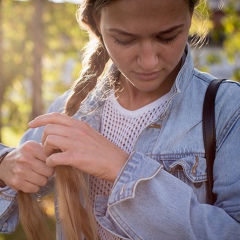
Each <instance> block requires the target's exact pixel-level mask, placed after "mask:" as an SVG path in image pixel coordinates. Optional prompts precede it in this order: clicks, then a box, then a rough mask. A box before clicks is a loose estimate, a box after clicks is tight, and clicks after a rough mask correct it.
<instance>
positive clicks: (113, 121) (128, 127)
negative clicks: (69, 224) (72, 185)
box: [90, 91, 168, 240]
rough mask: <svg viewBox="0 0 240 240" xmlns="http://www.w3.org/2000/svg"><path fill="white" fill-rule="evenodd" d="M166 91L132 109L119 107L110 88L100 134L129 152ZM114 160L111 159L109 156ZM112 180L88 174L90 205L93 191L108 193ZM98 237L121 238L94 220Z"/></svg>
mask: <svg viewBox="0 0 240 240" xmlns="http://www.w3.org/2000/svg"><path fill="white" fill-rule="evenodd" d="M167 100H168V94H166V95H164V96H162V97H161V98H159V99H157V100H156V101H154V102H152V103H150V104H148V105H146V106H144V107H142V108H140V109H137V110H135V111H130V110H127V109H125V108H123V107H122V106H121V105H120V104H119V103H118V101H117V99H116V97H115V95H114V92H113V91H112V93H111V96H110V97H109V98H108V99H107V100H106V102H105V105H104V110H103V116H102V128H101V134H102V135H103V136H105V137H106V138H107V139H108V140H110V141H111V142H113V143H114V144H116V145H117V146H118V147H120V148H121V149H122V150H124V151H125V152H126V153H128V154H131V153H132V151H133V148H134V144H135V142H136V140H137V138H138V136H139V134H140V133H141V131H142V130H143V129H144V128H145V127H147V126H148V125H149V124H151V123H152V122H154V121H155V120H156V119H157V118H158V117H159V116H160V114H161V112H162V110H163V109H164V105H165V104H166V102H167ZM113 161H114V159H113ZM111 188H112V183H111V182H109V181H106V180H102V179H99V178H97V177H94V176H91V177H90V198H91V201H92V206H94V199H95V196H96V195H104V196H108V195H109V194H110V191H111ZM97 227H98V235H99V237H100V239H101V240H120V239H121V238H119V237H117V236H115V235H114V234H112V233H110V232H109V231H107V230H106V229H105V228H103V227H102V226H101V225H100V224H97Z"/></svg>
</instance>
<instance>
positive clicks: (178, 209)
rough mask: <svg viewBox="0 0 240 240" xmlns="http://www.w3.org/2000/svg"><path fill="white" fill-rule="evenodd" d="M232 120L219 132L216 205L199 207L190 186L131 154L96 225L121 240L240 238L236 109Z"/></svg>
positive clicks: (101, 204)
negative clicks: (121, 239)
mask: <svg viewBox="0 0 240 240" xmlns="http://www.w3.org/2000/svg"><path fill="white" fill-rule="evenodd" d="M232 112H233V111H232ZM230 116H231V117H229V121H228V124H225V126H224V128H222V129H221V132H220V131H218V138H219V141H218V147H217V155H216V159H215V163H214V189H213V191H214V192H215V193H216V194H217V201H216V203H215V204H214V206H213V205H209V204H206V203H200V202H199V201H198V199H197V197H196V194H195V193H194V192H193V190H192V188H191V187H190V186H188V185H187V184H185V183H184V182H182V181H181V180H180V179H178V178H176V177H174V176H173V175H171V174H170V173H169V172H167V171H165V170H164V169H163V166H161V164H160V163H158V162H156V161H155V160H153V159H151V158H149V157H147V156H145V155H143V154H141V153H139V152H135V153H134V154H133V155H132V156H131V157H130V158H129V160H128V162H127V163H126V164H125V166H124V168H123V169H122V171H121V173H120V174H119V177H118V179H117V180H116V182H115V185H114V187H113V189H112V192H111V195H110V196H109V198H108V197H103V196H102V197H98V199H97V203H96V206H95V212H96V215H97V218H98V221H99V222H100V224H102V225H103V226H104V227H105V228H108V229H109V230H110V231H112V232H114V233H115V234H117V235H119V236H121V237H122V238H123V239H151V240H159V239H164V240H172V239H175V240H182V239H185V240H194V239H196V240H205V239H211V240H226V239H234V240H235V239H236V240H238V239H240V171H239V169H240V154H239V153H240V152H239V149H240V140H239V136H240V109H239V108H238V109H237V110H236V108H235V110H234V114H232V115H230ZM225 123H226V121H225ZM219 125H221V123H220V122H219Z"/></svg>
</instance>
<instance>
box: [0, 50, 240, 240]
mask: <svg viewBox="0 0 240 240" xmlns="http://www.w3.org/2000/svg"><path fill="white" fill-rule="evenodd" d="M188 49H189V47H188ZM213 79H214V77H213V76H211V75H209V74H206V73H201V72H199V71H198V70H196V69H194V66H193V61H192V57H191V54H190V53H189V50H188V54H187V57H186V60H185V63H184V65H183V66H182V69H181V71H180V72H179V74H178V76H177V79H176V81H175V83H174V85H173V87H172V89H171V91H170V94H171V95H170V98H169V101H168V104H167V106H166V108H165V109H164V111H163V112H162V114H161V115H160V116H159V119H158V120H157V121H156V122H154V123H152V124H151V125H149V126H148V127H147V128H145V129H144V130H143V131H142V132H141V134H140V136H139V137H138V140H137V142H136V144H135V147H134V152H133V153H132V154H131V156H130V157H129V159H128V161H127V162H126V164H125V166H124V167H123V168H122V170H121V171H120V173H119V175H118V177H117V179H116V181H115V183H114V186H113V189H112V191H111V194H110V196H98V197H97V199H96V206H95V208H94V212H95V215H96V218H97V220H98V221H99V223H100V224H101V225H102V226H103V227H105V228H107V229H108V230H109V231H111V232H113V233H114V234H116V235H118V236H120V237H122V238H123V239H135V240H140V239H142V240H159V239H163V240H173V239H174V240H178V239H179V240H188V239H189V240H194V239H202V240H206V239H211V240H223V239H224V240H237V239H240V85H239V84H238V83H233V82H230V81H225V82H224V83H222V84H221V86H220V89H219V91H218V93H217V98H216V106H215V108H216V136H217V153H216V159H215V163H214V172H213V177H214V189H213V191H214V193H216V195H217V201H216V203H215V204H214V206H212V205H209V204H208V199H207V187H206V181H207V175H206V159H205V150H204V144H203V134H202V106H203V100H204V94H205V91H206V88H207V86H208V85H209V83H210V81H212V80H213ZM105 90H106V88H105V87H103V89H102V90H101V91H99V92H95V93H94V94H91V95H90V96H89V97H88V99H87V100H86V101H85V102H84V104H83V105H82V107H81V108H80V110H79V111H78V112H77V114H76V115H75V116H74V117H75V118H78V119H81V120H82V121H87V122H88V123H89V124H90V125H91V126H92V127H93V128H95V129H96V130H98V131H99V130H100V128H101V113H102V111H103V105H104V97H102V96H103V95H104V94H103V91H104V92H106V91H105ZM68 94H69V93H65V94H64V95H63V96H62V97H60V98H59V99H58V100H57V101H55V103H54V104H53V105H52V106H51V108H50V110H49V112H53V111H54V112H61V111H62V108H63V106H64V101H65V100H66V97H67V95H68ZM98 96H101V99H100V98H99V97H98ZM93 110H94V111H93ZM88 112H91V114H87V113H88ZM42 130H43V128H39V129H35V130H29V131H27V132H26V134H25V135H24V136H23V138H22V140H21V143H23V142H25V141H27V140H30V139H33V140H36V141H39V142H40V141H41V134H42ZM10 150H11V149H7V148H4V149H2V150H1V152H0V154H1V155H2V154H3V153H4V152H6V151H10ZM113 161H114V159H113ZM15 196H16V193H15V191H13V190H11V189H9V188H7V187H6V188H4V189H2V190H1V191H0V230H1V232H11V231H14V229H15V227H16V225H17V223H18V210H17V205H16V202H15V199H16V198H15ZM56 212H57V211H56ZM56 215H57V214H56ZM57 219H58V216H57ZM57 235H58V239H64V237H63V233H62V230H61V224H60V222H59V221H57Z"/></svg>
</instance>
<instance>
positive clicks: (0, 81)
mask: <svg viewBox="0 0 240 240" xmlns="http://www.w3.org/2000/svg"><path fill="white" fill-rule="evenodd" d="M2 2H3V0H0V142H2V127H3V123H2V118H3V117H2V106H3V100H4V90H5V87H4V85H5V84H4V76H3V33H2V21H3V17H2Z"/></svg>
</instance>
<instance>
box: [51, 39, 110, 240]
mask: <svg viewBox="0 0 240 240" xmlns="http://www.w3.org/2000/svg"><path fill="white" fill-rule="evenodd" d="M108 59H109V57H108V55H107V52H106V50H105V48H104V47H103V45H102V44H101V43H100V44H98V46H97V48H96V51H95V52H94V53H93V54H92V55H91V56H90V58H89V60H88V61H89V65H88V68H86V69H85V70H84V71H83V74H82V75H81V77H80V78H79V79H78V81H77V82H76V83H75V84H74V86H73V94H72V95H71V96H70V98H69V99H68V101H67V103H66V106H65V114H66V115H68V116H72V115H74V114H75V113H76V112H77V110H78V109H79V106H80V104H81V102H82V101H83V100H84V99H85V98H86V96H87V95H88V93H89V92H90V91H92V90H93V88H94V87H95V85H96V83H97V79H98V77H99V76H100V75H101V74H102V72H103V70H104V68H105V64H106V63H107V61H108ZM55 181H56V190H57V196H58V203H59V213H60V217H61V221H62V225H63V228H64V234H65V236H66V238H67V239H71V240H79V236H81V234H84V236H85V238H87V239H89V240H95V239H97V233H96V223H95V220H94V216H93V213H92V207H91V205H90V201H89V197H88V189H87V187H86V186H87V183H86V181H84V175H83V173H82V172H81V171H78V170H77V169H75V168H73V167H69V166H68V167H66V166H58V167H56V180H55ZM79 196H83V197H84V205H85V206H82V204H81V202H80V201H79Z"/></svg>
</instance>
